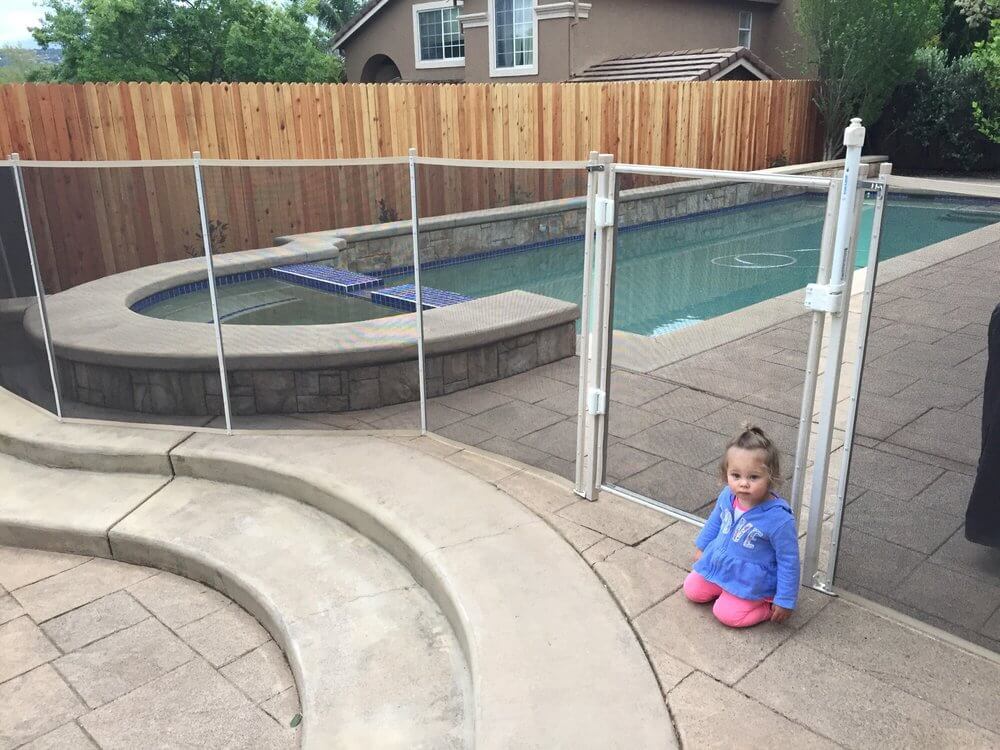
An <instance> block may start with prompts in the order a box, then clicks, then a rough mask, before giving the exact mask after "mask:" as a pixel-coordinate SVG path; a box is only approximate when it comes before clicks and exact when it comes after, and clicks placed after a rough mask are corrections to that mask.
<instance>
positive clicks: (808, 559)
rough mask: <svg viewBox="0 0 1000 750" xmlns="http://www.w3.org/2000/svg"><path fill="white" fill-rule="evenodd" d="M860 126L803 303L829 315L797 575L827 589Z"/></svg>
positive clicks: (851, 139) (856, 124)
mask: <svg viewBox="0 0 1000 750" xmlns="http://www.w3.org/2000/svg"><path fill="white" fill-rule="evenodd" d="M864 140H865V129H864V128H863V127H862V126H861V120H860V119H859V118H854V119H852V120H851V124H850V125H849V126H848V127H847V129H846V130H845V131H844V145H845V146H846V147H847V154H846V156H845V159H844V175H843V183H842V188H841V194H840V207H839V213H838V217H837V235H836V241H835V244H834V249H833V261H832V264H831V269H830V283H829V284H828V285H826V286H825V287H824V286H822V285H810V287H808V288H807V290H806V304H807V305H811V306H813V309H823V310H826V311H827V312H829V313H830V314H831V323H830V337H829V340H828V343H827V355H826V362H825V363H824V373H823V389H824V390H823V399H822V401H821V405H820V423H819V433H818V435H817V438H816V453H815V460H814V462H813V481H812V491H811V493H810V496H809V521H808V525H807V530H806V547H805V553H804V555H803V558H804V559H803V568H802V580H803V581H804V582H805V583H806V585H810V586H813V587H815V588H819V589H820V590H823V591H826V590H827V589H826V588H825V587H824V585H823V582H822V581H819V580H817V577H816V573H817V570H818V566H819V552H820V541H821V538H822V534H823V511H824V505H825V500H826V488H827V474H828V473H829V465H830V449H831V445H832V443H833V432H834V426H835V424H836V416H837V399H838V396H839V388H840V369H841V359H842V358H843V354H844V338H845V333H846V327H847V318H848V315H847V313H848V309H849V307H850V293H851V277H852V276H853V273H854V258H855V252H856V249H857V224H858V217H859V214H860V207H861V203H862V198H863V196H864V193H863V192H862V193H860V194H859V191H858V181H859V178H860V173H861V147H862V146H863V144H864Z"/></svg>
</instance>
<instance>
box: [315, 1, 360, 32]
mask: <svg viewBox="0 0 1000 750" xmlns="http://www.w3.org/2000/svg"><path fill="white" fill-rule="evenodd" d="M360 7H361V3H360V2H359V1H358V0H319V2H318V3H317V5H316V18H317V19H319V22H320V24H321V25H322V26H323V27H324V28H326V30H327V31H329V32H330V33H331V34H336V33H337V32H338V31H340V30H341V29H342V28H344V25H345V24H346V23H347V22H348V21H350V20H351V18H352V17H353V16H354V14H355V13H357V12H358V9H359V8H360Z"/></svg>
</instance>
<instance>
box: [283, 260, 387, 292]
mask: <svg viewBox="0 0 1000 750" xmlns="http://www.w3.org/2000/svg"><path fill="white" fill-rule="evenodd" d="M271 273H272V274H273V275H274V277H275V278H278V279H281V280H282V281H287V282H289V283H291V284H298V285H299V286H306V287H310V288H312V289H317V290H319V291H323V292H332V293H334V294H350V293H352V292H358V291H361V290H362V289H374V288H375V287H379V286H382V283H383V281H382V279H381V278H378V277H375V276H365V275H364V274H360V273H355V272H354V271H347V270H345V269H343V268H332V267H331V266H321V265H319V264H317V263H297V264H295V265H290V266H279V267H276V268H272V269H271Z"/></svg>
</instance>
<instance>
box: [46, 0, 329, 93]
mask: <svg viewBox="0 0 1000 750" xmlns="http://www.w3.org/2000/svg"><path fill="white" fill-rule="evenodd" d="M312 3H313V0H290V1H289V2H285V3H282V4H275V3H271V2H267V0H45V7H46V8H47V11H46V13H45V17H44V18H43V20H42V23H41V25H40V26H39V27H38V28H36V29H33V30H32V33H33V34H34V37H35V39H36V40H37V41H38V43H39V44H40V45H42V46H43V47H48V46H50V45H57V46H59V47H60V48H61V49H62V62H61V63H60V64H59V65H57V66H56V68H55V71H54V73H55V77H56V78H57V79H58V80H62V81H71V82H76V81H335V80H338V79H339V76H340V71H341V62H340V58H338V57H336V56H334V55H331V54H330V53H329V51H328V47H329V35H328V33H327V32H326V31H325V30H323V29H319V28H316V27H315V26H314V25H313V24H311V23H310V22H309V16H310V15H312V13H313V12H314V10H315V7H314V5H313V4H312Z"/></svg>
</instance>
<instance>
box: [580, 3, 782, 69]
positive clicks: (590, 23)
mask: <svg viewBox="0 0 1000 750" xmlns="http://www.w3.org/2000/svg"><path fill="white" fill-rule="evenodd" d="M786 2H788V0H786ZM775 10H776V6H775V5H772V4H770V3H761V2H746V1H745V0H744V1H741V0H594V2H593V7H592V8H591V10H590V19H589V20H587V21H581V22H580V23H579V24H577V25H576V26H575V27H574V29H573V32H572V38H573V45H572V53H571V54H572V60H571V61H570V67H571V69H572V71H573V72H574V73H579V72H581V71H583V70H584V69H585V68H587V67H589V66H590V65H594V64H595V63H599V62H602V61H603V60H607V59H609V58H612V57H617V56H619V55H642V54H649V53H656V52H668V51H670V50H685V49H702V48H710V47H735V46H736V45H737V43H738V41H739V19H740V12H741V11H750V12H751V13H753V29H752V36H751V49H753V51H754V52H755V53H756V54H757V55H758V56H759V57H761V58H762V59H763V60H764V62H766V63H768V64H769V65H772V66H773V65H774V61H775V60H776V59H777V58H778V55H776V54H774V50H773V45H775V44H785V43H786V40H785V39H784V38H783V36H782V35H781V34H778V35H777V36H774V35H773V34H771V31H770V25H771V19H772V16H774V15H775Z"/></svg>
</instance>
